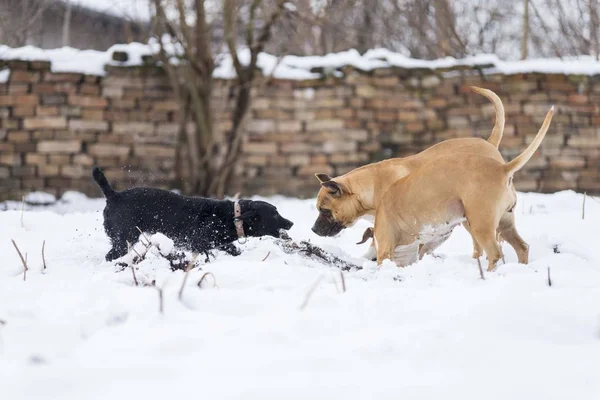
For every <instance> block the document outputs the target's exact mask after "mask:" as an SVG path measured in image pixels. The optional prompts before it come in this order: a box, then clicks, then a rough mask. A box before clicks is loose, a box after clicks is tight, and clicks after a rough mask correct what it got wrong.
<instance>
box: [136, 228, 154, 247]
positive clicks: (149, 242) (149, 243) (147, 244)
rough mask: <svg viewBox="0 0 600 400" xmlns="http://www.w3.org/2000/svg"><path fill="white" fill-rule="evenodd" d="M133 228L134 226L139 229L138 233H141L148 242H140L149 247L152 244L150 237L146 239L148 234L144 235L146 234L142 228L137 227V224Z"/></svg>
mask: <svg viewBox="0 0 600 400" xmlns="http://www.w3.org/2000/svg"><path fill="white" fill-rule="evenodd" d="M135 228H136V229H137V230H138V231H140V235H142V236H143V237H144V239H146V242H148V243H144V242H142V244H143V245H144V246H146V248H149V247H150V246H152V242H151V241H150V239H148V236H146V234H145V233H144V232H142V230H141V229H140V227H139V226H136V227H135ZM140 242H141V240H140Z"/></svg>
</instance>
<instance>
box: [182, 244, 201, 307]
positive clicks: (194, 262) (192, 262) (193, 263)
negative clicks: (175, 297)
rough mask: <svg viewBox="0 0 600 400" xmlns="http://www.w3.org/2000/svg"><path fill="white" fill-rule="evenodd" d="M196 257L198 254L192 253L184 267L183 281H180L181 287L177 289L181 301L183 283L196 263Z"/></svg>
mask: <svg viewBox="0 0 600 400" xmlns="http://www.w3.org/2000/svg"><path fill="white" fill-rule="evenodd" d="M196 258H198V254H197V253H194V255H193V256H192V259H191V260H190V261H189V262H188V264H187V267H186V268H185V275H184V277H183V282H181V289H179V301H181V298H182V297H183V289H184V288H185V283H186V282H187V279H188V275H189V274H190V270H191V269H192V268H194V266H195V265H196Z"/></svg>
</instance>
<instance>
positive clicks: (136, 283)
mask: <svg viewBox="0 0 600 400" xmlns="http://www.w3.org/2000/svg"><path fill="white" fill-rule="evenodd" d="M130 267H131V275H133V283H135V286H139V285H140V284H139V283H138V280H137V276H135V267H134V266H133V264H131V265H130Z"/></svg>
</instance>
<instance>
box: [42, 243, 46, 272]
mask: <svg viewBox="0 0 600 400" xmlns="http://www.w3.org/2000/svg"><path fill="white" fill-rule="evenodd" d="M45 249H46V241H45V240H44V242H43V243H42V263H43V264H44V271H45V270H46V254H45V253H44V250H45Z"/></svg>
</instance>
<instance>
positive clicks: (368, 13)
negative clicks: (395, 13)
mask: <svg viewBox="0 0 600 400" xmlns="http://www.w3.org/2000/svg"><path fill="white" fill-rule="evenodd" d="M362 3H363V4H362V8H363V9H362V14H363V20H362V26H361V27H360V28H359V31H358V40H357V42H358V43H357V46H356V47H357V48H358V49H357V50H358V51H359V52H360V54H365V53H366V52H367V50H369V48H371V47H372V44H373V43H372V40H371V38H372V35H373V18H372V13H373V8H375V7H377V2H373V3H370V4H367V2H366V1H364V2H362Z"/></svg>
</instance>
